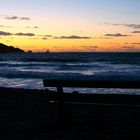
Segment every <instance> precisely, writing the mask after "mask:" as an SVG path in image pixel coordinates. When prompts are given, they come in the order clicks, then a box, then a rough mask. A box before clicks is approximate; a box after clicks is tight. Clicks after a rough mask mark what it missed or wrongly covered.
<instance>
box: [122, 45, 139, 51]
mask: <svg viewBox="0 0 140 140" xmlns="http://www.w3.org/2000/svg"><path fill="white" fill-rule="evenodd" d="M121 50H123V51H127V52H136V51H138V49H137V48H135V46H122V47H121Z"/></svg>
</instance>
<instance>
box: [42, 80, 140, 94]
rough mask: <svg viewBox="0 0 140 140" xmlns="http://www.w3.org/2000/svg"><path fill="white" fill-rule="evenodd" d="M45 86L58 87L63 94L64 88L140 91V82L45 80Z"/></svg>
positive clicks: (58, 90)
mask: <svg viewBox="0 0 140 140" xmlns="http://www.w3.org/2000/svg"><path fill="white" fill-rule="evenodd" d="M43 84H44V86H45V87H56V88H57V92H63V87H79V88H123V89H140V81H113V80H112V81H111V80H110V81H109V80H108V81H105V80H104V81H99V80H47V79H44V80H43Z"/></svg>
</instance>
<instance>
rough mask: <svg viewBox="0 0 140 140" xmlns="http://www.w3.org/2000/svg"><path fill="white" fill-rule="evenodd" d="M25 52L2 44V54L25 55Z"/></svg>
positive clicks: (0, 50) (0, 46)
mask: <svg viewBox="0 0 140 140" xmlns="http://www.w3.org/2000/svg"><path fill="white" fill-rule="evenodd" d="M23 52H24V50H22V49H19V48H15V47H13V46H7V45H5V44H3V43H0V53H23Z"/></svg>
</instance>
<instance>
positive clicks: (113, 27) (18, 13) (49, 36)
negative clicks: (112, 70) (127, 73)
mask: <svg viewBox="0 0 140 140" xmlns="http://www.w3.org/2000/svg"><path fill="white" fill-rule="evenodd" d="M139 11H140V0H2V1H1V2H0V43H4V44H7V45H13V46H15V47H19V48H21V49H24V50H25V51H28V50H32V51H46V50H47V49H49V50H50V51H52V52H59V51H63V52H66V51H71V52H78V51H86V52H96V51H100V52H108V51H109V52H110V51H111V52H112V51H129V52H130V51H133V52H135V51H140V15H139V13H140V12H139Z"/></svg>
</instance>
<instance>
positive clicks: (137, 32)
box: [132, 31, 140, 34]
mask: <svg viewBox="0 0 140 140" xmlns="http://www.w3.org/2000/svg"><path fill="white" fill-rule="evenodd" d="M132 33H134V34H140V31H134V32H132Z"/></svg>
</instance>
